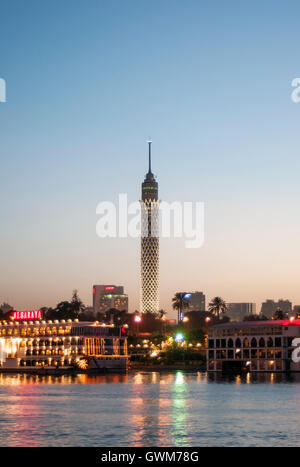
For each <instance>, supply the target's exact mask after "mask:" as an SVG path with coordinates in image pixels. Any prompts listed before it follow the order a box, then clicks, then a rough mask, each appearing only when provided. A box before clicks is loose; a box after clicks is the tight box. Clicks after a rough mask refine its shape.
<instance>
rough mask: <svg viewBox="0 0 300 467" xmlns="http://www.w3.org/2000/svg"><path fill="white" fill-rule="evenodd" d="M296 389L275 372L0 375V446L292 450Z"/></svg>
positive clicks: (296, 435) (298, 403) (297, 429)
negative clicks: (281, 447) (288, 447)
mask: <svg viewBox="0 0 300 467" xmlns="http://www.w3.org/2000/svg"><path fill="white" fill-rule="evenodd" d="M299 383H300V374H292V375H285V374H279V373H257V374H251V373H247V374H244V375H229V376H221V375H219V374H216V373H209V374H208V373H203V372H188V371H174V372H143V371H139V372H135V373H134V372H132V373H131V372H129V373H128V374H105V375H104V374H103V375H88V374H81V375H61V376H55V375H44V376H38V375H33V374H32V375H30V374H23V375H22V374H6V375H5V374H0V446H5V445H11V446H55V445H60V446H74V445H77V446H103V445H105V446H127V445H132V446H201V445H207V446H214V445H228V446H230V445H240V446H242V445H247V444H251V445H295V444H297V443H298V440H299V439H300V426H299V422H298V414H299V408H300V396H299V394H300V387H299ZM62 415H63V416H62Z"/></svg>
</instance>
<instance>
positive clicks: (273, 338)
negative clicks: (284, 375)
mask: <svg viewBox="0 0 300 467" xmlns="http://www.w3.org/2000/svg"><path fill="white" fill-rule="evenodd" d="M207 370H208V371H217V372H222V371H223V372H227V371H238V372H241V371H246V372H272V373H273V372H274V373H275V372H300V319H295V318H293V317H292V318H290V319H285V320H269V321H245V322H230V323H226V324H218V325H216V326H212V327H211V328H210V329H209V331H208V339H207Z"/></svg>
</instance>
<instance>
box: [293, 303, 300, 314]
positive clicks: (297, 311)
mask: <svg viewBox="0 0 300 467" xmlns="http://www.w3.org/2000/svg"><path fill="white" fill-rule="evenodd" d="M293 315H294V316H298V315H300V305H294V307H293Z"/></svg>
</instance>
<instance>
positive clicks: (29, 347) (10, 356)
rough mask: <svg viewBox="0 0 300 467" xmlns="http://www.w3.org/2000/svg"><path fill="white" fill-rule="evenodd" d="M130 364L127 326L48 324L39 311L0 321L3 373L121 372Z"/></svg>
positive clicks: (1, 367) (76, 322)
mask: <svg viewBox="0 0 300 467" xmlns="http://www.w3.org/2000/svg"><path fill="white" fill-rule="evenodd" d="M28 318H29V319H28ZM30 318H38V319H35V320H34V319H30ZM39 318H40V319H39ZM127 363H128V354H127V329H126V327H125V326H124V327H122V326H121V327H116V326H114V325H113V324H110V325H108V324H100V323H99V322H97V321H96V322H94V323H92V322H80V321H78V320H76V319H75V320H61V321H58V320H55V321H45V320H43V319H42V318H41V312H40V311H24V312H14V313H13V314H12V316H11V321H8V322H6V321H2V322H0V371H2V372H9V371H17V372H31V371H34V372H40V373H45V372H46V373H48V372H49V373H51V372H55V373H60V372H67V371H89V370H93V371H99V372H102V371H109V370H113V371H119V370H126V369H127Z"/></svg>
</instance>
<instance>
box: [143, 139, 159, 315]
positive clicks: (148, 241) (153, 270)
mask: <svg viewBox="0 0 300 467" xmlns="http://www.w3.org/2000/svg"><path fill="white" fill-rule="evenodd" d="M148 146H149V170H148V173H147V174H146V176H145V180H144V182H143V183H142V199H141V219H142V220H141V225H142V229H141V230H142V234H141V311H142V313H147V312H151V313H156V312H158V311H159V292H158V282H159V201H158V183H157V181H156V180H155V177H154V175H153V173H152V172H151V141H148Z"/></svg>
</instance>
